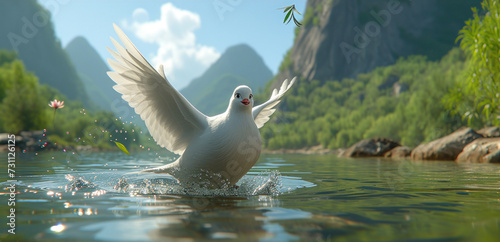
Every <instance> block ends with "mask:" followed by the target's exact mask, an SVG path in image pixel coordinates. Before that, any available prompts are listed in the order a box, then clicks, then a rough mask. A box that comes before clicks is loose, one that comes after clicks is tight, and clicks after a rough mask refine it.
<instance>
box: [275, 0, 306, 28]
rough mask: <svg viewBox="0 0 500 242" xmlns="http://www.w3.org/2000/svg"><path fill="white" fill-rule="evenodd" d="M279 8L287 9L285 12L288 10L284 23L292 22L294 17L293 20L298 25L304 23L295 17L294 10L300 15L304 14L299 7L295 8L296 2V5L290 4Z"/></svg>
mask: <svg viewBox="0 0 500 242" xmlns="http://www.w3.org/2000/svg"><path fill="white" fill-rule="evenodd" d="M278 9H285V10H284V11H283V13H286V12H288V13H287V14H286V15H285V19H284V20H283V23H285V22H286V24H288V23H290V21H291V20H292V19H293V22H294V23H295V25H297V27H300V26H301V25H302V24H301V23H300V22H299V21H298V20H297V19H296V18H295V15H293V12H296V13H297V14H299V15H302V14H300V13H299V11H297V9H295V4H294V5H290V6H288V7H283V8H278Z"/></svg>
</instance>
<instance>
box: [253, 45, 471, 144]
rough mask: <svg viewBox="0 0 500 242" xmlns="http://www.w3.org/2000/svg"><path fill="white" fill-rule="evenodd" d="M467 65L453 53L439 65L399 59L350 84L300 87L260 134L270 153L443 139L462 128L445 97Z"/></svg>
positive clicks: (301, 84) (301, 83) (304, 84)
mask: <svg viewBox="0 0 500 242" xmlns="http://www.w3.org/2000/svg"><path fill="white" fill-rule="evenodd" d="M464 65H465V57H464V55H463V52H461V51H460V50H458V49H453V50H452V51H450V53H449V54H448V55H447V56H445V57H444V58H443V59H442V60H441V61H439V62H433V61H428V60H426V58H425V57H423V56H412V57H408V58H406V59H400V60H399V61H397V63H396V64H394V65H391V66H387V67H380V68H377V69H375V70H374V71H372V72H370V73H367V74H361V75H359V76H358V77H357V79H356V80H354V79H343V80H341V81H334V80H332V81H326V82H324V84H321V82H320V81H315V80H313V81H311V82H308V81H305V80H301V81H299V82H298V83H297V84H296V86H295V87H294V88H293V90H292V92H291V93H289V94H287V95H286V96H285V98H284V100H283V102H284V104H283V105H281V106H280V109H281V110H279V111H278V112H276V113H275V114H274V117H273V119H272V120H271V122H270V123H269V124H266V126H264V128H263V129H262V130H261V134H262V136H263V141H264V145H265V146H266V148H269V149H277V148H302V147H308V146H315V145H322V146H323V147H327V148H340V147H346V146H349V145H352V144H354V143H355V142H357V141H359V140H361V139H363V138H372V137H388V138H392V139H395V140H398V141H401V142H402V143H403V144H405V145H408V146H416V145H418V144H420V143H421V142H424V141H430V140H432V139H435V138H438V137H440V136H443V135H445V134H447V133H450V132H452V131H453V130H455V129H457V128H458V127H460V126H461V125H463V122H462V120H461V118H460V117H459V116H458V115H454V114H453V113H451V112H450V111H448V110H447V109H446V106H445V103H444V102H443V97H444V96H446V94H447V93H448V92H449V90H450V89H451V88H453V87H454V85H455V83H456V79H458V78H460V76H461V75H462V74H461V73H462V72H463V71H462V70H463V69H464Z"/></svg>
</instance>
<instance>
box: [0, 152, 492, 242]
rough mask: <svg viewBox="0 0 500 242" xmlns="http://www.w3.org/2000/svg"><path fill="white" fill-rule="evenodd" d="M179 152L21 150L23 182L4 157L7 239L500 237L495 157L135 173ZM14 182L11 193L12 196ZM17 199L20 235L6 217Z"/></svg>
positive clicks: (312, 159) (279, 159) (2, 209)
mask: <svg viewBox="0 0 500 242" xmlns="http://www.w3.org/2000/svg"><path fill="white" fill-rule="evenodd" d="M0 156H3V157H7V154H6V153H0ZM173 159H174V157H169V156H161V155H158V154H156V153H154V152H142V153H136V154H132V155H130V156H127V155H125V154H123V153H110V152H97V153H96V152H93V153H90V152H89V153H79V154H78V153H76V154H73V153H72V152H69V151H68V152H62V151H58V152H43V153H39V154H35V153H19V154H18V155H17V157H16V167H15V175H16V177H15V179H16V180H17V182H8V181H6V180H7V179H6V177H7V176H6V175H7V163H6V162H3V163H2V164H1V167H2V171H3V172H5V176H3V175H2V180H0V181H1V183H0V187H1V188H2V190H1V193H2V195H1V197H2V201H1V204H0V214H1V216H2V220H3V222H2V223H1V224H2V226H1V228H2V231H1V235H0V240H1V241H10V240H20V241H23V240H27V241H31V240H47V241H53V240H72V241H91V240H102V241H169V240H175V241H183V240H185V241H191V240H209V239H224V240H253V241H254V240H261V241H296V240H299V241H428V240H436V241H498V238H500V165H495V164H456V163H454V162H437V161H435V162H412V161H394V160H386V159H374V158H370V159H346V158H337V157H336V156H331V155H318V156H316V155H262V156H261V158H260V160H259V162H258V163H257V164H256V165H255V166H254V168H252V170H251V171H250V172H249V173H248V174H247V175H246V176H245V177H244V178H243V179H242V181H240V182H239V184H238V185H239V188H237V189H234V188H232V189H229V190H224V191H200V190H197V191H190V190H186V189H184V188H181V187H179V186H178V185H177V184H176V182H175V180H173V179H172V178H171V177H168V176H165V175H152V174H130V172H134V171H139V170H142V169H144V168H150V167H155V166H159V165H164V164H167V163H169V162H171V161H172V160H173ZM4 160H7V158H6V159H4ZM12 184H15V189H16V193H15V196H14V197H15V198H14V199H15V202H16V203H15V205H13V206H9V204H8V199H9V198H10V196H11V194H10V191H9V189H8V187H11V185H12ZM11 208H14V209H15V213H14V214H15V233H16V234H15V235H13V234H10V233H9V232H8V229H9V228H10V227H9V226H6V223H8V222H9V218H7V216H9V215H10V214H11V213H10V210H9V209H11ZM11 217H12V216H11Z"/></svg>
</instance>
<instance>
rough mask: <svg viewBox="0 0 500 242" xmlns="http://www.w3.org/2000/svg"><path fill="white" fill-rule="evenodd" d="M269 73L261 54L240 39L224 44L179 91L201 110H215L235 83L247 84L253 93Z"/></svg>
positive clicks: (211, 112) (206, 111) (218, 109)
mask: <svg viewBox="0 0 500 242" xmlns="http://www.w3.org/2000/svg"><path fill="white" fill-rule="evenodd" d="M272 75H273V74H272V72H271V70H270V69H269V67H267V66H266V64H265V63H264V60H263V59H262V57H261V56H260V55H259V54H258V53H257V52H256V51H255V50H254V49H253V48H252V47H250V46H249V45H248V44H244V43H243V44H237V45H233V46H231V47H229V48H227V49H226V51H224V53H223V54H222V55H221V56H220V58H219V59H218V60H217V61H215V63H213V64H212V65H211V66H210V67H209V68H208V69H207V70H206V71H205V72H204V73H203V74H202V75H201V76H200V77H198V78H195V79H194V80H192V81H191V82H190V83H189V85H188V86H187V87H186V88H184V89H182V90H181V93H182V94H183V95H184V96H185V97H186V98H187V99H188V100H189V101H190V102H191V103H193V105H194V106H195V107H196V108H198V109H200V110H201V111H202V112H205V113H206V114H209V115H210V114H217V113H220V112H222V111H224V108H226V107H227V102H228V100H229V99H228V98H229V96H230V95H231V93H232V91H233V90H234V88H235V87H237V86H239V85H243V84H244V85H248V86H249V87H250V88H252V90H253V92H254V93H255V92H258V90H259V89H260V88H263V87H264V85H265V84H266V82H267V81H269V80H270V79H271V78H272ZM226 96H227V97H226ZM207 97H211V98H210V99H208V98H207ZM207 100H210V102H207Z"/></svg>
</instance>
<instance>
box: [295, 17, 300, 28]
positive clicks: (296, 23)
mask: <svg viewBox="0 0 500 242" xmlns="http://www.w3.org/2000/svg"><path fill="white" fill-rule="evenodd" d="M293 22H294V23H295V25H297V27H300V26H301V25H302V24H301V23H300V22H299V21H297V19H295V17H293Z"/></svg>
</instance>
